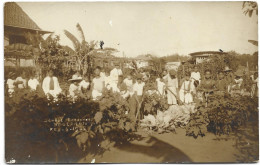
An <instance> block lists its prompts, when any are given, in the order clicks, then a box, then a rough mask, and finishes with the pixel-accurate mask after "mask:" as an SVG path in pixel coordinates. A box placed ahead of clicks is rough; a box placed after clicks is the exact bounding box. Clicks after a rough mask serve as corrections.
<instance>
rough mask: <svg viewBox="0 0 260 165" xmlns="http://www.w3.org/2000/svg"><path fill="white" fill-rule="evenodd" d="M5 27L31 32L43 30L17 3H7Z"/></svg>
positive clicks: (5, 7)
mask: <svg viewBox="0 0 260 165" xmlns="http://www.w3.org/2000/svg"><path fill="white" fill-rule="evenodd" d="M4 25H5V26H13V27H19V28H26V29H31V30H41V29H40V27H39V26H38V25H37V24H36V23H35V22H34V21H33V20H32V19H31V18H30V17H29V16H28V15H27V14H26V13H25V12H24V11H23V9H22V8H21V7H20V6H19V5H18V4H16V3H15V2H6V3H5V6H4Z"/></svg>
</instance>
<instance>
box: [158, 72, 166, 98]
mask: <svg viewBox="0 0 260 165" xmlns="http://www.w3.org/2000/svg"><path fill="white" fill-rule="evenodd" d="M156 84H157V90H158V93H159V94H160V95H161V96H164V95H165V89H166V84H165V83H164V80H163V75H160V76H159V78H157V79H156Z"/></svg>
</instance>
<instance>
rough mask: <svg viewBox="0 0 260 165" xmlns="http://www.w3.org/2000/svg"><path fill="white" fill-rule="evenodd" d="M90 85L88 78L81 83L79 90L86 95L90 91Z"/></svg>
mask: <svg viewBox="0 0 260 165" xmlns="http://www.w3.org/2000/svg"><path fill="white" fill-rule="evenodd" d="M89 85H90V82H89V78H88V77H87V76H86V77H85V78H84V79H83V80H82V81H81V82H80V83H79V89H80V90H81V91H82V92H83V93H84V92H86V91H87V90H88V88H89Z"/></svg>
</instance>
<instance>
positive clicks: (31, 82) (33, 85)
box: [28, 74, 40, 91]
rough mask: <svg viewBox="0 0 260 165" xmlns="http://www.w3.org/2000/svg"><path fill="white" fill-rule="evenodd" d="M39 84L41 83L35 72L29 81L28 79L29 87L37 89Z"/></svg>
mask: <svg viewBox="0 0 260 165" xmlns="http://www.w3.org/2000/svg"><path fill="white" fill-rule="evenodd" d="M39 85H40V83H39V81H38V80H37V78H36V75H35V74H34V76H31V77H30V79H29V81H28V87H29V88H30V89H31V90H33V91H35V90H36V89H37V87H38V86H39Z"/></svg>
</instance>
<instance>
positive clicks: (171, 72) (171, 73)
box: [169, 70, 177, 76]
mask: <svg viewBox="0 0 260 165" xmlns="http://www.w3.org/2000/svg"><path fill="white" fill-rule="evenodd" d="M176 73H177V72H176V71H175V70H170V71H169V74H170V75H172V76H173V75H176Z"/></svg>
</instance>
